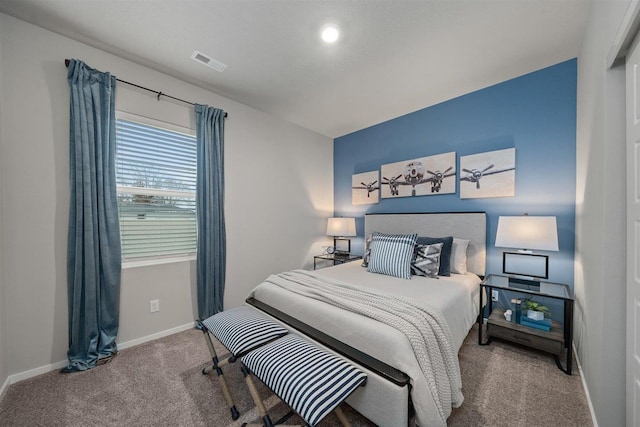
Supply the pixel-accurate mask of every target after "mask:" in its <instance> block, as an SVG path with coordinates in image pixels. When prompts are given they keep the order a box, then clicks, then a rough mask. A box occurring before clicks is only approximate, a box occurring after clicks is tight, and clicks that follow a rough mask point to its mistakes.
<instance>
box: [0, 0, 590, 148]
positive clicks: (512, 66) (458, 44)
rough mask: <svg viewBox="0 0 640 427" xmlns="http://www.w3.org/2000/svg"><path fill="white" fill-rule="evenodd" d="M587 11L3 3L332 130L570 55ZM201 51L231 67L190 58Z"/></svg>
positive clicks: (344, 4)
mask: <svg viewBox="0 0 640 427" xmlns="http://www.w3.org/2000/svg"><path fill="white" fill-rule="evenodd" d="M588 11H589V2H588V1H583V0H448V1H445V0H431V1H426V0H425V1H420V0H144V1H143V0H139V1H131V0H129V1H126V0H0V12H3V13H6V14H9V15H12V16H15V17H17V18H20V19H23V20H25V21H27V22H31V23H33V24H36V25H39V26H41V27H44V28H47V29H49V30H52V31H54V32H57V33H60V34H62V35H65V36H67V37H70V38H73V39H76V40H79V41H82V42H84V43H86V44H89V45H92V46H95V47H97V48H100V49H102V50H105V51H108V52H111V53H114V54H116V55H119V56H121V57H124V58H126V59H129V60H132V61H134V62H137V63H139V64H142V65H145V66H148V67H150V68H153V69H156V70H158V71H162V72H164V73H166V74H169V75H172V76H174V77H177V78H180V79H182V80H185V81H188V82H191V83H194V84H196V85H198V86H200V87H203V88H206V89H210V90H212V91H214V92H217V93H219V94H221V95H224V96H226V97H228V98H231V99H234V100H236V101H239V102H242V103H244V104H247V105H250V106H252V107H255V108H257V109H259V110H262V111H265V112H267V113H270V114H273V115H274V116H277V117H280V118H282V119H285V120H287V121H290V122H293V123H296V124H298V125H300V126H302V127H305V128H307V129H310V130H312V131H315V132H318V133H320V134H323V135H326V136H329V137H332V138H333V137H338V136H342V135H345V134H347V133H350V132H354V131H356V130H359V129H363V128H365V127H368V126H371V125H374V124H376V123H380V122H383V121H386V120H389V119H392V118H395V117H398V116H401V115H404V114H407V113H409V112H412V111H416V110H419V109H422V108H425V107H428V106H430V105H434V104H437V103H439V102H442V101H445V100H448V99H451V98H455V97H457V96H459V95H463V94H465V93H469V92H472V91H474V90H478V89H481V88H483V87H487V86H490V85H493V84H496V83H499V82H502V81H505V80H508V79H511V78H513V77H517V76H520V75H522V74H526V73H528V72H531V71H534V70H538V69H541V68H544V67H547V66H549V65H553V64H556V63H559V62H562V61H565V60H568V59H571V58H575V57H577V55H578V52H579V49H580V43H581V39H582V34H583V31H584V27H585V25H586V20H587V15H588ZM328 22H331V23H335V24H336V25H338V26H339V28H340V30H341V38H340V39H339V40H338V42H337V43H335V44H333V45H329V44H326V43H324V42H323V41H322V40H321V39H320V37H319V32H320V28H321V27H322V26H323V25H324V24H326V23H328ZM196 49H197V50H199V51H200V52H202V53H205V54H207V55H209V56H210V57H212V58H215V59H217V60H219V61H221V62H223V63H225V64H227V66H228V67H227V69H226V70H225V71H224V72H222V73H220V72H217V71H214V70H212V69H210V68H208V67H206V66H203V65H202V64H199V63H197V62H195V61H193V60H192V59H191V58H190V57H191V54H192V53H193V51H194V50H196ZM119 77H121V78H123V79H125V80H126V76H119ZM136 83H140V84H144V82H136ZM160 89H161V88H160ZM177 96H179V94H178V95H177Z"/></svg>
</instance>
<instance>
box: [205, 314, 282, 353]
mask: <svg viewBox="0 0 640 427" xmlns="http://www.w3.org/2000/svg"><path fill="white" fill-rule="evenodd" d="M202 324H203V325H204V327H205V328H207V330H208V331H209V332H211V333H212V334H213V335H214V336H215V337H216V338H217V339H218V341H220V342H221V343H222V345H224V346H225V347H226V348H227V349H228V350H229V351H230V352H231V354H233V355H234V356H241V355H242V354H244V353H246V352H248V351H251V350H253V349H255V348H257V347H260V346H261V345H263V344H266V343H268V342H270V341H273V340H274V339H276V338H280V337H281V336H283V335H286V334H287V333H288V332H289V331H288V330H287V329H285V328H284V327H283V326H282V325H280V324H279V323H277V322H276V321H274V320H272V319H270V318H269V317H267V316H265V315H264V314H262V313H261V312H259V311H257V310H256V309H255V308H251V307H247V306H242V307H237V308H232V309H230V310H225V311H222V312H220V313H217V314H214V315H213V316H211V317H209V318H208V319H206V320H203V321H202Z"/></svg>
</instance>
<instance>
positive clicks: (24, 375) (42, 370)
mask: <svg viewBox="0 0 640 427" xmlns="http://www.w3.org/2000/svg"><path fill="white" fill-rule="evenodd" d="M194 325H195V323H193V322H191V323H187V324H184V325H181V326H177V327H175V328H171V329H167V330H164V331H160V332H156V333H155V334H151V335H147V336H146V337H141V338H136V339H135V340H131V341H126V342H123V343H118V350H124V349H126V348H129V347H133V346H135V345H139V344H144V343H146V342H149V341H154V340H157V339H160V338H163V337H166V336H169V335H173V334H176V333H178V332H182V331H186V330H189V329H192V328H193V327H194ZM67 363H68V362H67V360H61V361H59V362H55V363H51V364H49V365H44V366H41V367H39V368H34V369H30V370H28V371H24V372H19V373H17V374H13V375H9V376H8V377H7V379H6V380H5V382H4V384H3V385H2V388H1V389H0V400H2V398H3V397H4V393H5V391H6V389H7V388H9V385H11V384H15V383H17V382H20V381H24V380H26V379H29V378H32V377H36V376H38V375H42V374H46V373H47V372H51V371H55V370H57V369H62V368H64V367H65V366H67Z"/></svg>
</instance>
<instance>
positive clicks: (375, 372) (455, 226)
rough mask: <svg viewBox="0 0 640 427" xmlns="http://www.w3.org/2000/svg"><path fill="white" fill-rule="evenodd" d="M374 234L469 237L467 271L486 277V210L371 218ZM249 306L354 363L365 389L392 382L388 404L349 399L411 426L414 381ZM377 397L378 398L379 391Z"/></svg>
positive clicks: (282, 316)
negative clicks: (365, 377) (360, 370)
mask: <svg viewBox="0 0 640 427" xmlns="http://www.w3.org/2000/svg"><path fill="white" fill-rule="evenodd" d="M374 231H378V232H381V233H388V234H403V233H418V235H419V236H431V237H443V236H455V237H458V238H463V239H468V240H469V241H470V243H469V247H468V249H467V268H468V270H469V271H470V272H473V273H475V274H477V275H478V276H484V274H485V264H486V213H484V212H446V213H412V214H391V213H388V214H367V215H366V216H365V236H367V235H368V234H369V233H372V232H374ZM246 302H247V303H248V304H250V305H252V306H254V307H256V308H258V309H259V310H262V311H263V312H265V313H267V314H268V315H270V316H272V317H274V318H275V319H277V320H279V321H281V322H282V323H284V324H286V325H288V326H289V327H291V328H292V329H295V330H297V331H298V332H300V333H302V334H304V335H306V336H308V337H309V338H311V339H312V340H313V341H315V342H317V343H319V344H321V345H322V346H324V347H326V348H329V349H331V350H333V351H335V352H336V353H338V354H341V355H343V356H345V357H347V358H349V359H351V360H352V361H353V362H354V363H355V364H357V365H358V366H359V367H361V368H363V370H364V371H365V372H367V374H368V375H369V378H368V380H367V387H365V388H371V387H375V384H376V383H378V384H380V383H381V382H382V383H387V384H389V387H388V389H392V390H395V391H393V392H392V393H391V394H393V395H392V396H385V400H384V402H378V404H372V403H371V402H368V401H367V399H366V395H365V394H363V393H359V392H358V391H356V392H355V393H354V394H353V395H352V396H351V397H350V398H349V399H347V403H349V404H350V405H351V406H352V407H354V408H355V409H356V410H358V411H359V412H360V413H361V414H362V415H364V416H365V417H367V418H369V419H370V420H372V421H374V422H376V423H377V424H381V425H395V426H398V425H409V422H410V417H411V415H412V406H411V405H412V404H411V385H410V378H409V376H408V375H407V374H405V373H404V372H401V371H399V370H398V369H396V368H394V367H392V366H389V365H388V364H386V363H384V362H382V361H380V360H378V359H376V358H373V357H371V356H370V355H368V354H365V353H363V352H361V351H359V350H357V349H355V348H353V347H351V346H349V345H347V344H345V343H343V342H341V341H339V340H337V339H335V338H333V337H331V336H329V335H327V334H325V333H323V332H321V331H319V330H317V329H315V328H313V327H312V326H310V325H307V324H306V323H303V322H301V321H299V320H298V319H295V318H293V317H291V316H289V315H288V314H286V313H283V312H282V311H280V310H277V309H275V308H274V307H271V306H269V305H267V304H265V303H263V302H261V301H259V300H257V299H255V298H248V299H247V301H246ZM377 393H378V397H380V396H379V393H380V391H378V392H377ZM374 394H375V393H374ZM363 396H365V397H363ZM401 402H404V403H401ZM401 406H404V409H401V410H399V411H397V412H398V417H397V418H396V419H393V420H391V419H389V412H391V411H388V408H390V407H394V410H395V409H398V408H401ZM381 417H382V418H381Z"/></svg>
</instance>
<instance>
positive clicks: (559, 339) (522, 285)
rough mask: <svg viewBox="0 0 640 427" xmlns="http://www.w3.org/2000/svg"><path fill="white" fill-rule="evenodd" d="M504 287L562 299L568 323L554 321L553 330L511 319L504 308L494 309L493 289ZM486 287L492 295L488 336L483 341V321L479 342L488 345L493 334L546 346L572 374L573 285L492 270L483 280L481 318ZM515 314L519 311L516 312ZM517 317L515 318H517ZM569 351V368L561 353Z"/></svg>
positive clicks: (501, 337) (518, 341) (568, 372)
mask: <svg viewBox="0 0 640 427" xmlns="http://www.w3.org/2000/svg"><path fill="white" fill-rule="evenodd" d="M494 290H502V291H510V292H516V293H520V294H524V295H526V296H531V297H536V296H538V297H545V298H553V299H557V300H561V301H562V302H563V305H564V313H563V314H564V324H563V325H561V324H560V323H559V322H555V321H554V322H552V324H551V330H550V331H542V330H539V329H534V328H530V327H527V326H524V325H521V324H519V323H517V322H515V321H513V322H511V321H507V320H506V319H505V318H504V311H503V310H499V309H496V310H494V309H493V300H492V298H491V295H492V291H494ZM485 291H488V292H487V296H488V305H489V318H488V319H487V335H488V339H487V341H486V342H483V339H482V330H483V327H482V323H481V324H480V327H479V328H478V344H480V345H487V344H489V343H490V342H491V338H493V337H495V338H500V339H503V340H508V341H511V342H515V343H518V344H522V345H526V346H528V347H531V348H535V349H538V350H542V351H545V352H548V353H551V354H553V357H554V359H555V361H556V364H557V365H558V368H560V370H562V371H563V372H564V373H565V374H567V375H571V368H572V361H573V357H572V356H573V355H572V350H573V349H572V347H571V342H572V341H573V304H574V300H573V296H572V295H571V290H570V289H569V286H567V285H565V284H561V283H551V282H545V281H539V282H533V281H530V280H520V279H515V278H511V277H508V276H501V275H498V274H490V275H488V276H487V278H486V279H484V280H483V281H482V282H481V283H480V314H479V316H478V322H482V321H483V311H484V310H483V307H482V305H483V299H484V294H485ZM512 316H515V313H514V314H512ZM514 319H515V318H514ZM564 351H566V358H565V360H566V368H565V367H563V366H562V364H561V363H560V359H559V357H558V356H559V355H561V354H562V353H563V352H564Z"/></svg>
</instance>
